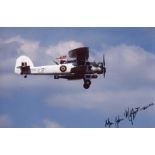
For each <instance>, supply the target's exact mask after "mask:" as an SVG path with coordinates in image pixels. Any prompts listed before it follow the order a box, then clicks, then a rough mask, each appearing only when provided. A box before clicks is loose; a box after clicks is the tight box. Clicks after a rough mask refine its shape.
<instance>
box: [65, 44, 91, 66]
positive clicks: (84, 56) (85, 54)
mask: <svg viewBox="0 0 155 155" xmlns="http://www.w3.org/2000/svg"><path fill="white" fill-rule="evenodd" d="M68 55H69V57H71V58H76V61H77V65H85V63H86V62H87V61H88V58H89V48H88V47H81V48H76V49H74V50H71V51H69V52H68Z"/></svg>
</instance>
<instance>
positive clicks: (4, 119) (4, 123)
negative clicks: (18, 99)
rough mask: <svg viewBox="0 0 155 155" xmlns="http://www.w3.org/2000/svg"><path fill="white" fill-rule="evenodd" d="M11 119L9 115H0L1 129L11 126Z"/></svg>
mask: <svg viewBox="0 0 155 155" xmlns="http://www.w3.org/2000/svg"><path fill="white" fill-rule="evenodd" d="M10 123H11V121H10V118H9V116H7V115H0V128H6V127H9V126H10Z"/></svg>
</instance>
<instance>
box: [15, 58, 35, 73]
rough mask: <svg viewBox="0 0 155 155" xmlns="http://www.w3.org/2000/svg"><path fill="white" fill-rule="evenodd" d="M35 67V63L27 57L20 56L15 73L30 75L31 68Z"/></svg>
mask: <svg viewBox="0 0 155 155" xmlns="http://www.w3.org/2000/svg"><path fill="white" fill-rule="evenodd" d="M32 67H34V65H33V62H32V61H31V59H30V58H29V57H27V56H20V57H18V58H17V59H16V65H15V73H17V74H29V73H30V68H32Z"/></svg>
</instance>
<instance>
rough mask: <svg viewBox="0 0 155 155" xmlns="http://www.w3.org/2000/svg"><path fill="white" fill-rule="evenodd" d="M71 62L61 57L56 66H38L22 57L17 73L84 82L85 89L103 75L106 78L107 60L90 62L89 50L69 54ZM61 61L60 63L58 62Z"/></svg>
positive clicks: (16, 68)
mask: <svg viewBox="0 0 155 155" xmlns="http://www.w3.org/2000/svg"><path fill="white" fill-rule="evenodd" d="M68 56H69V60H68V59H66V56H60V57H59V58H57V61H54V63H55V64H54V65H46V66H37V67H35V66H34V65H33V62H32V61H31V59H30V58H29V57H27V56H20V57H18V58H17V60H16V65H15V73H17V74H20V75H23V76H24V78H27V76H28V75H53V76H54V79H61V78H62V79H67V80H81V79H82V80H83V81H84V83H83V87H84V88H85V89H88V88H89V87H90V85H91V80H92V79H96V78H97V77H98V75H100V74H103V76H104V77H105V73H106V67H105V58H104V55H103V61H102V62H98V63H96V62H95V61H94V62H90V61H89V60H88V59H89V48H88V47H81V48H76V49H73V50H71V51H69V52H68ZM58 60H59V61H58Z"/></svg>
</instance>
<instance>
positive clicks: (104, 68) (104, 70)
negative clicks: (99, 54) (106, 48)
mask: <svg viewBox="0 0 155 155" xmlns="http://www.w3.org/2000/svg"><path fill="white" fill-rule="evenodd" d="M102 67H103V77H104V78H105V73H106V67H105V57H104V54H103V66H102Z"/></svg>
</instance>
